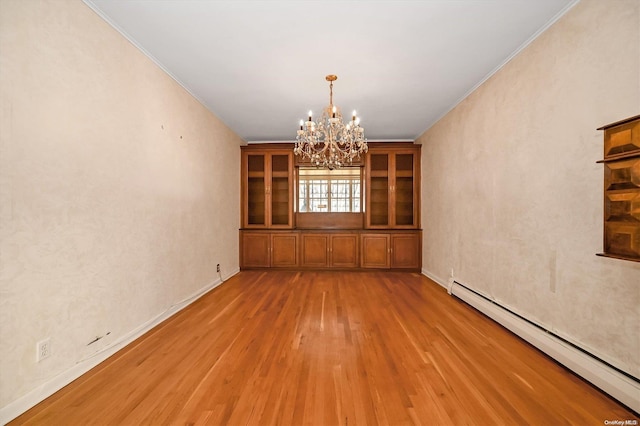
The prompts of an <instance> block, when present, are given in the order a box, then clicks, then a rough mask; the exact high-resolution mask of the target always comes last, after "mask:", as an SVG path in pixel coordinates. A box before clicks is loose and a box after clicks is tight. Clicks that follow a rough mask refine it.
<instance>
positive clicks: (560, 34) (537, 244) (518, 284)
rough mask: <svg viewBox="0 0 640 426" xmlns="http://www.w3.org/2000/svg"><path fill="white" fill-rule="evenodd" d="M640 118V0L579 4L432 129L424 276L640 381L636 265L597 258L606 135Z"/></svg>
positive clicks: (426, 138)
mask: <svg viewBox="0 0 640 426" xmlns="http://www.w3.org/2000/svg"><path fill="white" fill-rule="evenodd" d="M638 113H640V2H638V1H637V0H628V1H627V0H614V1H602V0H583V1H582V2H580V3H578V4H577V5H576V6H575V7H574V8H573V9H571V10H570V11H569V12H568V13H567V14H566V15H565V16H563V17H562V18H561V19H560V20H559V21H558V22H556V23H555V24H554V25H553V26H552V27H551V28H550V29H549V30H547V31H546V32H545V33H543V34H542V35H541V36H539V37H538V38H537V39H536V40H535V41H534V42H533V43H532V44H530V45H529V46H528V47H527V48H526V49H525V50H523V51H522V52H521V53H520V54H519V55H518V56H516V57H515V58H514V59H513V60H512V61H510V62H509V63H508V64H507V65H506V66H504V67H503V68H502V69H501V70H500V71H499V72H497V73H496V74H495V75H493V76H492V77H491V78H490V79H489V80H487V81H486V82H485V83H484V84H483V85H481V86H480V87H479V88H478V89H477V90H476V91H475V92H474V93H472V94H471V95H470V96H468V97H467V98H466V99H465V100H464V101H462V102H461V103H460V104H459V105H458V106H457V107H456V108H455V109H454V110H452V111H451V112H450V113H449V114H447V115H446V116H445V117H444V118H442V119H441V120H440V121H439V122H438V123H436V125H435V126H433V127H432V128H431V129H429V130H428V131H427V132H425V133H424V134H423V135H422V136H421V137H420V138H419V139H418V142H419V143H422V144H423V150H422V173H423V174H422V176H423V177H422V188H423V194H422V215H423V216H422V224H423V227H424V255H423V256H424V258H423V265H424V269H425V272H426V273H427V274H429V275H431V276H433V277H435V278H436V279H437V280H438V281H440V282H441V283H446V281H447V280H448V278H449V276H450V273H451V270H452V269H453V276H454V277H455V279H456V280H457V281H460V282H462V283H465V284H467V285H469V286H471V287H472V288H475V289H477V290H479V291H481V292H483V293H485V294H487V295H490V296H491V297H494V298H495V299H497V300H498V301H500V302H501V303H503V304H505V305H507V306H510V307H512V308H513V309H514V310H515V311H517V312H519V313H521V314H523V315H524V316H526V317H527V318H530V319H532V320H534V321H536V322H538V323H540V324H542V325H544V326H547V327H549V328H551V329H553V330H556V331H557V332H558V333H559V334H560V335H563V336H565V337H568V338H569V339H570V340H572V341H575V342H578V343H579V344H580V345H582V346H583V347H585V348H587V349H590V350H592V351H593V352H595V353H596V354H599V355H600V356H602V358H604V359H605V360H607V361H609V362H611V363H613V364H614V365H616V366H618V367H619V368H622V369H624V370H626V371H627V372H630V373H632V374H634V375H635V376H636V377H638V376H640V358H639V357H638V353H640V345H639V336H640V333H639V332H638V324H640V263H634V262H629V261H620V260H614V259H608V258H602V257H596V256H595V253H597V252H601V251H602V214H603V213H602V212H603V201H602V189H603V182H602V180H603V169H602V165H600V164H596V163H595V162H596V161H597V160H599V159H601V158H602V155H603V142H602V136H603V135H602V132H600V131H597V130H596V128H597V127H600V126H601V125H603V124H607V123H611V122H614V121H617V120H620V119H623V118H626V117H630V116H633V115H636V114H638Z"/></svg>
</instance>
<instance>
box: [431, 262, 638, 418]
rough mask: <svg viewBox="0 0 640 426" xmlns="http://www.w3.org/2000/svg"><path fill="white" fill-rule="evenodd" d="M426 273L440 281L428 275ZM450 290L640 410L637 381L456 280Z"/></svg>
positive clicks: (621, 400)
mask: <svg viewBox="0 0 640 426" xmlns="http://www.w3.org/2000/svg"><path fill="white" fill-rule="evenodd" d="M425 275H426V276H427V277H429V278H431V279H432V280H434V281H436V282H437V283H438V284H440V285H443V284H442V283H440V282H438V281H437V280H435V279H434V278H432V277H430V276H429V275H427V274H425ZM450 293H452V294H453V295H454V296H456V297H458V298H459V299H461V300H463V301H464V302H466V303H468V304H469V305H471V306H473V307H474V308H476V309H477V310H479V311H480V312H482V313H483V314H485V315H487V316H488V317H489V318H491V319H493V320H494V321H496V322H498V323H499V324H501V325H502V326H504V327H505V328H507V329H509V330H511V331H512V332H513V333H515V334H516V335H518V336H519V337H521V338H522V339H524V340H526V341H527V342H529V343H531V344H532V345H533V346H535V347H536V348H538V349H540V350H541V351H542V352H544V353H546V354H547V355H549V356H550V357H552V358H553V359H555V360H556V361H558V362H559V363H560V364H562V365H564V366H566V367H567V368H569V369H570V370H572V371H573V372H575V373H576V374H578V375H579V376H581V377H582V378H584V379H585V380H587V381H589V382H591V383H593V384H594V385H595V386H597V387H598V388H600V389H602V390H603V391H604V392H606V393H607V394H609V395H611V396H612V397H613V398H615V399H617V400H618V401H620V402H621V403H623V404H624V405H626V406H627V407H629V408H631V409H632V410H634V411H636V412H640V383H638V382H637V381H635V380H633V379H632V378H630V377H627V376H625V375H624V374H622V373H620V372H619V371H617V370H616V369H615V368H612V367H611V366H610V365H608V364H606V363H605V362H602V361H600V360H598V359H597V358H595V357H593V356H590V355H589V354H588V353H585V352H583V351H581V350H580V349H577V348H576V347H574V346H572V345H571V344H569V343H568V342H566V341H563V340H562V339H560V338H558V337H556V336H554V335H553V334H550V333H549V332H547V331H545V330H543V329H541V328H540V327H538V326H536V325H533V324H531V323H530V322H528V321H526V320H525V319H522V318H520V317H518V316H517V315H515V314H513V313H511V312H510V311H509V310H507V309H506V308H503V307H501V306H499V305H497V304H496V303H494V302H491V301H489V300H487V299H486V298H484V297H482V296H480V295H479V294H477V293H475V292H474V291H471V290H469V289H468V288H466V287H464V286H462V285H460V284H459V283H453V285H452V289H451V291H450Z"/></svg>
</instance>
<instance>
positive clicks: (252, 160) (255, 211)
mask: <svg viewBox="0 0 640 426" xmlns="http://www.w3.org/2000/svg"><path fill="white" fill-rule="evenodd" d="M266 162H267V157H266V155H264V154H248V155H246V157H245V158H244V161H243V173H244V174H245V177H244V182H243V183H244V185H245V189H244V194H243V197H244V199H245V201H244V208H245V214H244V226H246V227H265V226H267V203H268V200H267V184H266V181H267V173H266V169H265V168H266Z"/></svg>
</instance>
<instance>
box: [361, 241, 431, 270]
mask: <svg viewBox="0 0 640 426" xmlns="http://www.w3.org/2000/svg"><path fill="white" fill-rule="evenodd" d="M360 238H361V243H360V244H361V247H362V248H361V252H362V255H361V266H362V268H376V269H389V268H392V269H412V270H415V269H420V267H421V264H422V250H421V247H422V232H420V231H414V232H403V233H391V232H390V233H371V232H364V233H362V234H361V236H360Z"/></svg>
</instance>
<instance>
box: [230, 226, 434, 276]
mask: <svg viewBox="0 0 640 426" xmlns="http://www.w3.org/2000/svg"><path fill="white" fill-rule="evenodd" d="M264 268H279V269H307V270H308V269H343V270H370V269H390V270H403V271H415V272H420V270H421V268H422V231H420V230H407V231H404V230H389V231H383V230H376V231H368V230H353V231H348V230H339V231H335V232H331V231H316V230H300V229H298V230H291V231H274V230H269V231H267V230H265V231H259V230H250V231H248V230H240V269H264Z"/></svg>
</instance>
